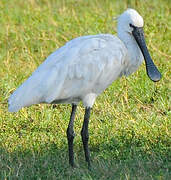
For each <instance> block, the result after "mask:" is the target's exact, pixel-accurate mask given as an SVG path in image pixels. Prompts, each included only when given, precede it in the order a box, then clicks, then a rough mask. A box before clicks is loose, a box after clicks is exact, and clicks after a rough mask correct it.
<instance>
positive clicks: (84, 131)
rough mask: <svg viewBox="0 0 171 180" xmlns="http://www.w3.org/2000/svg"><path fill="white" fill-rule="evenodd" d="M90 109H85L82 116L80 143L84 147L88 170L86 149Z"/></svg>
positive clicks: (87, 151) (87, 152) (87, 150)
mask: <svg viewBox="0 0 171 180" xmlns="http://www.w3.org/2000/svg"><path fill="white" fill-rule="evenodd" d="M90 110H91V108H90V107H86V109H85V115H84V122H83V126H82V130H81V136H82V142H83V147H84V153H85V159H86V161H87V163H88V167H89V168H90V166H91V165H90V152H89V148H88V140H89V133H88V123H89V118H90Z"/></svg>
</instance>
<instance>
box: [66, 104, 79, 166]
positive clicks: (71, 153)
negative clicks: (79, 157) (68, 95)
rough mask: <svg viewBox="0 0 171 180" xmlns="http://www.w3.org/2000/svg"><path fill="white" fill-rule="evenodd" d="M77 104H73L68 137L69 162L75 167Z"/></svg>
mask: <svg viewBox="0 0 171 180" xmlns="http://www.w3.org/2000/svg"><path fill="white" fill-rule="evenodd" d="M76 109H77V105H75V104H73V105H72V112H71V116H70V121H69V124H68V128H67V139H68V152H69V164H70V165H71V166H72V167H74V151H73V140H74V137H75V133H74V118H75V112H76Z"/></svg>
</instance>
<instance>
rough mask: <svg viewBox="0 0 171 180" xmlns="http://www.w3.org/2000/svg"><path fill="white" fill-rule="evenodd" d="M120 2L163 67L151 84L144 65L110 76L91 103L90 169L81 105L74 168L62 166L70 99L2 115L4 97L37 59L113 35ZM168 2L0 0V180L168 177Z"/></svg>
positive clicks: (170, 162)
mask: <svg viewBox="0 0 171 180" xmlns="http://www.w3.org/2000/svg"><path fill="white" fill-rule="evenodd" d="M127 7H131V8H135V9H136V10H137V11H138V12H139V13H140V14H141V15H142V16H143V18H144V22H145V27H144V31H145V36H146V41H147V46H148V48H149V50H150V53H151V56H152V59H153V60H154V62H155V64H156V66H157V67H158V68H159V70H160V71H161V73H162V79H161V81H159V82H158V83H153V82H152V81H150V79H149V78H148V77H147V75H146V71H145V65H144V64H143V65H142V66H141V67H140V69H139V70H138V71H137V72H136V73H134V74H132V75H131V76H129V77H128V78H125V77H123V78H121V79H118V80H117V81H115V82H114V83H113V84H112V85H111V86H110V87H109V88H108V89H107V90H106V91H105V92H104V93H103V94H101V96H99V97H98V98H97V101H96V103H95V105H94V107H93V110H92V114H91V120H90V125H89V131H90V143H89V146H90V151H91V161H92V170H91V171H89V170H88V168H87V164H86V163H85V160H84V155H83V148H82V143H81V137H80V131H81V126H82V122H83V115H84V108H83V106H82V104H80V106H79V108H78V110H77V117H76V121H75V132H76V138H75V141H74V150H75V160H76V165H77V168H75V169H72V168H71V167H69V165H68V151H67V139H66V129H67V126H68V122H69V116H70V111H71V106H70V105H57V106H56V107H55V106H51V105H34V106H32V107H30V108H24V109H22V110H21V111H19V112H18V113H9V112H8V109H7V108H8V105H7V99H8V97H9V96H10V94H11V93H12V92H13V91H14V90H15V89H16V87H18V86H19V85H20V84H21V83H22V82H23V81H24V80H25V79H26V78H27V77H28V76H29V75H30V74H31V73H32V72H33V71H34V70H35V69H36V67H37V66H38V65H39V64H40V63H41V62H43V61H44V59H45V58H46V57H47V56H48V55H49V54H50V53H52V52H53V51H54V50H55V49H57V48H59V47H60V46H62V45H64V44H65V43H66V42H67V41H68V40H70V39H73V38H75V37H78V36H82V35H89V34H98V33H111V34H115V35H116V21H115V20H112V18H113V17H117V15H119V14H120V13H122V12H123V11H124V10H125V9H126V8H127ZM170 9H171V4H170V1H169V0H148V1H147V0H144V1H138V0H132V1H131V0H127V1H126V0H125V1H114V0H113V1H112V0H106V1H103V0H99V1H97V0H95V1H91V0H63V1H58V0H56V1H55V0H27V1H23V0H8V1H6V0H1V1H0V177H1V179H78V180H80V179H86V180H87V179H98V180H99V179H101V180H102V179H105V180H106V179H111V180H113V179H143V180H144V179H157V180H164V179H171V121H170V119H171V117H170V114H171V113H170V110H171V104H170V103H171V101H170V97H171V94H170V67H171V63H170V62H171V54H170V53H171V49H170V47H171V42H170V37H171V33H170V32H171V31H170V27H171V15H170Z"/></svg>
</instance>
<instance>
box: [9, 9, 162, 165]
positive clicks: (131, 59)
mask: <svg viewBox="0 0 171 180" xmlns="http://www.w3.org/2000/svg"><path fill="white" fill-rule="evenodd" d="M117 22H118V23H117V33H118V37H116V36H114V35H111V34H98V35H90V36H82V37H78V38H75V39H73V40H71V41H69V42H67V43H66V44H65V45H64V46H63V47H61V48H59V49H57V50H56V51H55V52H54V53H52V54H51V55H50V56H49V57H48V58H47V59H46V60H45V61H44V62H43V63H42V64H41V65H40V66H39V67H38V68H37V69H36V70H35V72H33V74H32V75H31V76H30V77H29V78H28V79H27V80H26V81H25V82H24V83H23V84H22V85H21V86H20V87H19V88H18V89H17V90H16V91H15V92H14V93H13V94H12V95H11V96H10V98H9V111H10V112H16V111H18V110H19V109H21V108H22V107H25V106H30V105H33V104H39V103H49V104H58V103H68V104H72V112H71V117H70V122H69V125H68V129H67V139H68V150H69V163H70V165H71V166H74V153H73V139H74V136H75V135H74V130H73V125H74V118H75V112H76V108H77V104H78V103H79V102H80V101H82V102H83V105H84V106H85V116H84V123H83V127H82V130H81V136H82V141H83V147H84V152H85V158H86V161H87V162H88V166H89V167H90V155H89V148H88V139H89V135H88V123H89V117H90V110H91V108H92V106H93V104H94V102H95V99H96V97H97V96H98V95H99V94H100V93H102V92H103V91H104V90H105V89H106V88H107V87H108V86H109V85H110V84H111V83H112V82H113V81H115V80H116V79H117V78H119V77H121V76H123V75H125V76H128V75H129V74H131V73H133V72H135V71H136V70H137V69H138V67H139V66H140V65H141V63H142V61H143V59H145V62H146V69H147V74H148V76H149V78H150V79H151V80H153V81H159V80H160V78H161V74H160V72H159V71H158V69H157V68H156V66H155V65H154V63H153V61H152V59H151V57H150V55H149V53H148V49H147V47H146V44H145V39H144V34H143V18H142V17H141V16H140V15H139V14H138V12H137V11H135V10H134V9H127V10H126V11H125V12H123V14H121V15H120V16H119V17H118V18H117Z"/></svg>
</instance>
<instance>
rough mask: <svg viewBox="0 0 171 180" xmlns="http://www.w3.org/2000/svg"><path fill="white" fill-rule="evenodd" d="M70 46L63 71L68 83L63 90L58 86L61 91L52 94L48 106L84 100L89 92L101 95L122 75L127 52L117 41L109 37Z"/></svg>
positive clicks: (79, 41)
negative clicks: (72, 99)
mask: <svg viewBox="0 0 171 180" xmlns="http://www.w3.org/2000/svg"><path fill="white" fill-rule="evenodd" d="M70 43H71V46H70V50H68V56H67V58H66V59H65V63H64V64H63V65H64V66H63V67H62V71H64V73H65V77H64V76H63V77H64V81H63V82H62V83H61V86H60V87H59V86H58V84H56V86H58V87H59V88H58V90H59V91H54V90H53V89H52V90H51V91H48V92H49V95H48V96H47V97H46V102H48V103H50V102H53V101H54V100H56V99H60V98H61V99H67V98H72V97H81V96H82V95H83V94H84V95H86V93H89V92H94V93H97V94H99V93H101V92H102V91H103V90H104V89H105V88H106V87H107V86H108V85H110V84H111V83H112V82H113V80H115V79H116V78H117V77H119V75H121V73H122V68H123V67H124V60H125V56H126V48H125V46H124V45H123V43H122V42H121V41H120V40H119V39H118V38H117V37H115V36H113V35H109V34H101V35H94V36H85V37H84V38H83V39H76V40H75V42H73V46H72V42H70ZM58 67H59V66H58V65H57V66H56V68H58ZM64 69H65V70H64ZM58 79H59V78H58ZM58 79H56V81H55V82H58ZM60 82H61V81H60Z"/></svg>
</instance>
